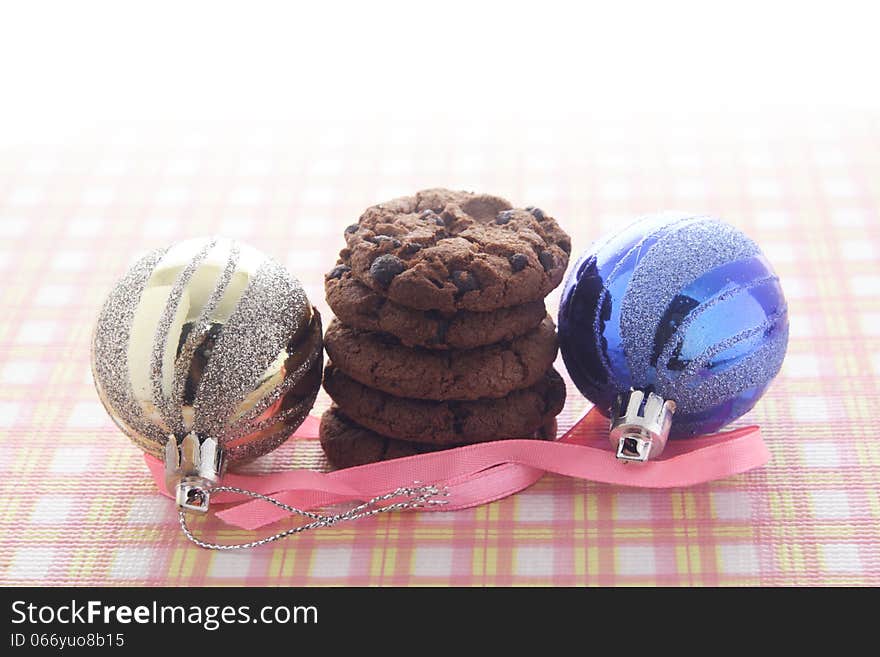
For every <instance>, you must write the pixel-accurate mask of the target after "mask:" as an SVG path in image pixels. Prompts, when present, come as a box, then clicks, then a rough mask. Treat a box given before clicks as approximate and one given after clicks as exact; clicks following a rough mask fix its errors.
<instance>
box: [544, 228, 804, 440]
mask: <svg viewBox="0 0 880 657" xmlns="http://www.w3.org/2000/svg"><path fill="white" fill-rule="evenodd" d="M559 340H560V347H561V350H562V356H563V358H564V360H565V364H566V366H567V368H568V371H569V374H570V375H571V377H572V380H573V381H574V383H575V385H577V387H578V389H579V390H580V391H581V392H582V393H583V394H584V395H585V396H586V397H587V398H588V399H589V400H590V401H592V402H593V403H595V404H596V406H597V407H598V409H599V410H600V411H602V412H603V413H604V414H606V415H608V414H609V413H610V410H611V407H612V404H613V402H614V399H615V397H616V396H617V395H618V394H622V393H626V392H628V391H629V390H630V389H636V390H644V391H646V392H654V393H656V394H658V395H660V396H661V397H663V398H664V399H671V400H673V401H674V402H675V404H676V411H675V416H674V418H673V422H672V430H671V433H670V435H671V436H672V437H687V436H694V435H699V434H705V433H711V432H714V431H718V430H719V429H721V428H722V427H723V426H724V425H726V424H728V423H729V422H731V421H732V420H735V419H736V418H738V417H740V416H741V415H743V414H744V413H746V412H748V411H749V410H750V409H751V408H752V407H753V406H754V405H755V403H756V402H757V401H758V399H759V398H760V397H761V395H763V394H764V392H765V391H766V390H767V387H768V386H769V384H770V381H771V380H772V379H773V377H774V376H775V375H776V373H777V372H778V371H779V368H780V366H781V365H782V360H783V358H784V356H785V350H786V346H787V345H788V311H787V306H786V302H785V297H784V295H783V293H782V288H781V287H780V285H779V278H778V277H777V276H776V274H775V273H774V272H773V269H772V267H771V266H770V263H769V262H767V259H766V258H765V257H764V255H763V254H762V253H761V249H759V248H758V246H757V244H755V243H754V242H753V241H752V240H751V239H749V238H748V237H746V236H745V235H743V234H742V233H741V232H740V231H739V230H737V229H736V228H734V227H733V226H730V225H728V224H726V223H724V222H722V221H719V220H717V219H713V218H710V217H705V216H702V217H700V216H691V215H682V214H670V213H666V214H659V215H653V216H649V217H646V218H644V219H642V220H640V221H637V222H636V223H634V224H632V225H631V226H629V227H628V228H626V229H624V230H623V231H622V232H620V233H618V234H616V235H613V236H611V237H610V238H608V239H605V240H603V241H600V242H598V243H597V244H595V245H593V247H591V248H590V249H589V250H588V251H587V252H586V253H584V254H583V255H582V256H581V258H580V259H579V260H578V262H577V264H576V265H575V266H574V268H573V269H572V270H571V271H570V272H569V275H568V278H567V280H566V283H565V287H564V288H563V292H562V302H561V306H560V310H559Z"/></svg>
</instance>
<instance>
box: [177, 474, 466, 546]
mask: <svg viewBox="0 0 880 657" xmlns="http://www.w3.org/2000/svg"><path fill="white" fill-rule="evenodd" d="M418 484H419V482H413V485H412V486H410V487H404V488H397V489H395V490H393V491H391V492H390V493H385V494H384V495H378V496H376V497H374V498H372V499H370V500H367V501H366V502H364V503H363V504H359V505H357V506H356V507H354V508H352V509H349V510H348V511H345V512H344V513H338V514H333V515H329V514H327V515H325V514H320V513H314V512H312V511H304V510H302V509H297V508H296V507H293V506H290V505H289V504H285V503H284V502H282V501H280V500H277V499H275V498H274V497H269V496H268V495H263V494H262V493H257V492H254V491H251V490H245V489H243V488H236V487H234V486H215V487H214V488H211V489H210V490H208V491H207V493H208V494H210V493H235V494H237V495H245V496H247V497H252V498H254V499H257V500H263V501H264V502H269V503H270V504H274V505H275V506H277V507H279V508H281V509H284V510H285V511H287V512H288V513H291V514H293V515H298V516H301V517H303V518H308V519H309V520H311V522H309V523H307V524H305V525H300V526H298V527H292V528H291V529H287V530H285V531H283V532H278V533H277V534H273V535H272V536H267V537H266V538H261V539H260V540H257V541H251V542H249V543H235V544H228V545H224V544H220V543H209V542H207V541H203V540H202V539H200V538H198V537H197V536H195V535H194V534H193V533H192V530H191V529H190V528H189V525H188V524H187V521H186V509H185V508H180V509H179V510H178V514H177V515H178V520H179V521H180V529H181V530H182V531H183V533H184V535H185V536H186V537H187V538H188V539H189V540H190V541H192V542H193V543H195V544H196V545H198V546H199V547H202V548H205V549H207V550H245V549H248V548H253V547H259V546H260V545H265V544H266V543H272V542H274V541H278V540H281V539H282V538H287V537H288V536H293V535H294V534H301V533H302V532H305V531H308V530H310V529H319V528H321V527H331V526H333V525H336V524H338V523H340V522H345V521H347V520H358V519H360V518H367V517H370V516H375V515H378V514H380V513H387V512H388V511H400V510H403V509H421V508H424V507H426V506H428V505H432V506H433V505H442V504H447V500H444V499H437V498H442V497H448V496H449V493H448V492H447V490H446V489H445V488H438V487H437V486H421V485H418ZM397 498H403V499H401V500H399V501H397V502H392V503H391V504H387V505H384V506H382V505H381V503H382V502H387V501H389V500H394V499H397Z"/></svg>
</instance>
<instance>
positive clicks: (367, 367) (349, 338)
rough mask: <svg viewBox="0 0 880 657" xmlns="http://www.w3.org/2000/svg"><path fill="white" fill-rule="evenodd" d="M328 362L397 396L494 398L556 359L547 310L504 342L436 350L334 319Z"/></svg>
mask: <svg viewBox="0 0 880 657" xmlns="http://www.w3.org/2000/svg"><path fill="white" fill-rule="evenodd" d="M324 346H325V348H326V349H327V354H328V355H329V356H330V359H331V360H332V361H333V363H334V364H335V365H336V367H338V368H339V369H341V370H342V371H343V372H345V373H346V374H348V375H349V376H350V377H351V378H353V379H354V380H356V381H358V382H360V383H362V384H363V385H365V386H368V387H370V388H376V389H377V390H381V391H382V392H387V393H389V394H391V395H395V396H398V397H410V398H413V399H433V400H439V401H443V400H474V399H483V398H494V399H498V398H500V397H504V396H505V395H507V394H509V393H510V392H512V391H514V390H519V389H521V388H527V387H529V386H532V385H534V384H535V383H537V382H538V381H539V380H540V379H541V378H542V377H543V376H544V374H545V373H546V372H547V370H549V369H550V367H551V366H552V365H553V361H554V360H556V353H557V340H556V326H555V325H554V324H553V320H552V319H551V318H550V316H549V315H547V316H546V317H545V318H544V320H543V321H542V322H541V323H540V324H539V325H538V326H537V327H536V328H534V329H532V330H531V331H529V332H528V333H526V334H525V335H522V336H520V337H518V338H516V339H514V340H511V341H509V342H502V343H498V344H493V345H489V346H486V347H479V348H477V349H468V350H464V351H446V352H438V351H431V350H428V349H416V348H409V347H405V346H403V345H401V344H400V341H399V340H397V339H395V338H392V337H391V336H386V335H383V334H381V333H372V332H367V331H360V330H358V329H353V328H350V327H348V326H345V325H344V324H341V323H340V322H339V321H337V320H334V321H333V322H332V323H331V324H330V326H329V328H328V329H327V333H326V334H325V336H324Z"/></svg>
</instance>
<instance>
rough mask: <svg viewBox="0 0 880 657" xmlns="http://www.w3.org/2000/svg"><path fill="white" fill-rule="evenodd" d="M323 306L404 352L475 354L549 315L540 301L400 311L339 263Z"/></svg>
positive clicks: (327, 279) (328, 277)
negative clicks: (394, 341) (395, 341)
mask: <svg viewBox="0 0 880 657" xmlns="http://www.w3.org/2000/svg"><path fill="white" fill-rule="evenodd" d="M324 290H325V292H326V293H327V303H329V304H330V308H332V309H333V312H334V313H336V316H337V317H338V318H339V321H341V322H342V323H343V324H346V325H348V326H351V327H353V328H357V329H362V330H364V331H380V332H382V333H390V334H391V335H393V336H395V337H397V338H399V339H400V342H401V343H402V344H404V345H405V346H407V347H425V348H426V349H473V348H475V347H482V346H485V345H488V344H494V343H496V342H502V341H504V340H512V339H513V338H515V337H518V336H520V335H523V334H524V333H527V332H528V331H530V330H531V329H533V328H535V327H536V326H537V325H538V324H540V323H541V320H543V319H544V317H546V316H547V310H546V308H545V307H544V302H543V301H532V302H531V303H525V304H522V305H519V306H511V307H509V308H500V309H498V310H494V311H491V312H485V313H478V312H473V311H470V310H462V311H459V312H457V313H455V314H453V315H444V314H443V313H440V312H439V311H436V310H431V311H427V312H420V311H418V310H413V309H412V308H407V307H406V306H401V305H400V304H398V303H395V302H393V301H391V300H390V299H388V298H387V297H385V296H383V295H381V294H378V293H377V292H374V291H373V290H372V289H370V288H368V287H367V286H366V285H364V284H363V283H361V282H360V281H359V280H358V279H357V278H355V277H354V276H353V275H352V273H351V267H350V266H348V264H347V263H344V262H341V263H340V264H338V265H337V266H336V267H334V268H333V269H332V270H331V271H330V272H329V273H328V274H327V275H326V276H325V277H324Z"/></svg>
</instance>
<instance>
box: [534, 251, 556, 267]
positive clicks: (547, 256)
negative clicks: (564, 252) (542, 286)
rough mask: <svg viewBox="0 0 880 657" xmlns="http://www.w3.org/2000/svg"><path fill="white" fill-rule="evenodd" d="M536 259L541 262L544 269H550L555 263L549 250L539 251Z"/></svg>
mask: <svg viewBox="0 0 880 657" xmlns="http://www.w3.org/2000/svg"><path fill="white" fill-rule="evenodd" d="M538 260H539V261H540V262H541V266H542V267H543V268H544V271H550V270H551V269H553V267H554V266H555V265H556V259H555V258H554V257H553V254H552V253H550V252H549V251H541V253H540V255H538Z"/></svg>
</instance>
